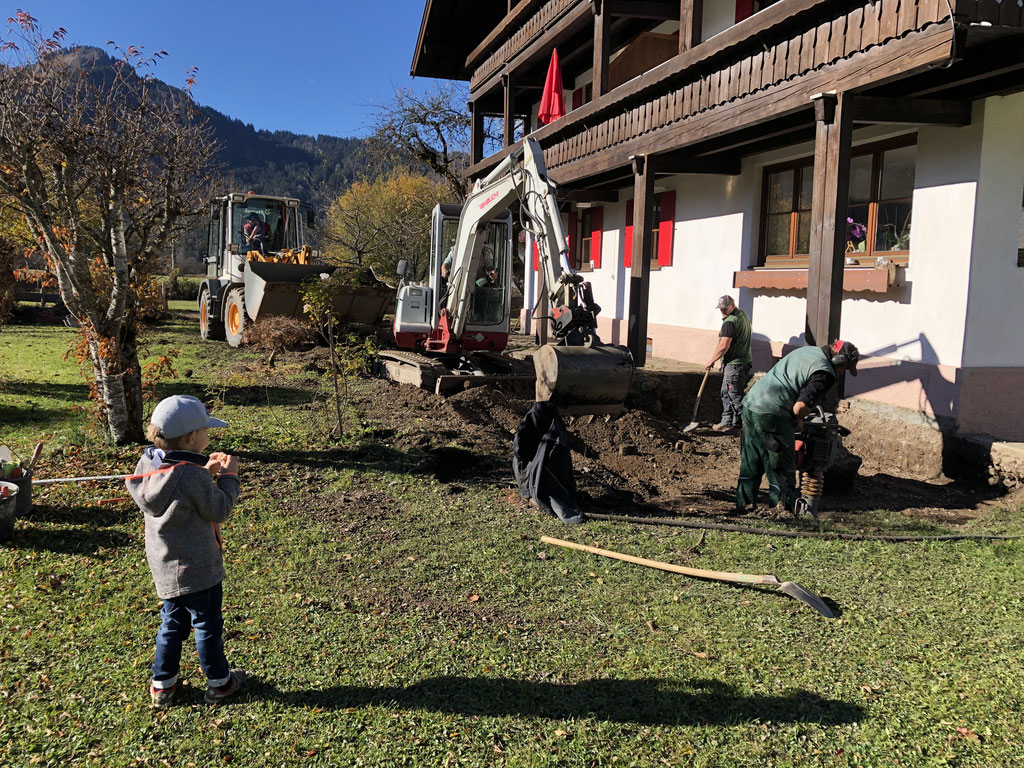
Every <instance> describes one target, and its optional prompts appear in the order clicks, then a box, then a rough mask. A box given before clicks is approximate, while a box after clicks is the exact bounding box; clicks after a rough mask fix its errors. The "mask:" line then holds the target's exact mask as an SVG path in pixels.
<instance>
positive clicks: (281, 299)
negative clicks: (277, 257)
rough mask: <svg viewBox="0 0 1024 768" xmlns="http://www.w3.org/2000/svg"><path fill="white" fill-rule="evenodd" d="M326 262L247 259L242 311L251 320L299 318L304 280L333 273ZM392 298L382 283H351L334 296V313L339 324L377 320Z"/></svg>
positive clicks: (333, 267)
mask: <svg viewBox="0 0 1024 768" xmlns="http://www.w3.org/2000/svg"><path fill="white" fill-rule="evenodd" d="M335 269H337V267H335V266H329V265H325V264H275V263H273V262H262V261H250V262H248V263H246V265H245V311H246V314H247V315H249V317H250V318H252V319H253V320H257V319H258V318H260V317H266V316H268V315H283V316H285V317H296V318H298V317H302V314H303V311H302V308H303V304H304V302H303V298H302V286H303V283H306V282H308V281H309V280H317V279H319V276H320V275H322V274H326V275H329V274H332V273H333V272H334V270H335ZM394 301H395V291H394V290H393V289H391V288H388V287H387V286H385V285H380V286H376V285H353V286H351V287H350V288H346V289H345V290H342V291H339V292H337V293H336V294H335V296H334V314H335V316H336V317H337V318H338V321H339V322H342V323H362V324H365V325H374V324H377V323H379V322H380V321H381V320H382V319H383V317H384V315H385V314H386V313H387V311H388V309H389V308H390V307H391V305H392V304H393V303H394Z"/></svg>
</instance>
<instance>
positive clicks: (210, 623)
mask: <svg viewBox="0 0 1024 768" xmlns="http://www.w3.org/2000/svg"><path fill="white" fill-rule="evenodd" d="M223 596H224V589H223V587H222V585H220V584H217V585H216V586H213V587H210V588H209V589H204V590H203V591H202V592H193V593H192V594H190V595H182V596H181V597H172V598H170V599H168V600H164V606H163V608H161V609H160V618H161V623H160V630H159V631H158V632H157V633H156V654H155V656H154V658H153V687H154V688H170V687H171V686H173V685H174V684H175V683H177V682H178V672H179V671H180V669H181V646H182V644H183V643H184V642H185V638H187V637H188V635H189V632H190V631H191V630H192V628H195V630H196V650H197V651H198V652H199V664H200V666H201V667H202V668H203V672H205V673H206V677H207V679H208V681H209V685H211V686H215V687H219V686H222V685H225V684H226V683H227V682H228V681H229V679H230V677H231V670H230V669H228V660H227V658H226V657H225V656H224V638H223V637H222V632H223V630H224V618H223V617H222V616H221V600H222V599H223Z"/></svg>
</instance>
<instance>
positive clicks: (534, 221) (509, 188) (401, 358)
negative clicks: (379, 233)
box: [379, 137, 634, 415]
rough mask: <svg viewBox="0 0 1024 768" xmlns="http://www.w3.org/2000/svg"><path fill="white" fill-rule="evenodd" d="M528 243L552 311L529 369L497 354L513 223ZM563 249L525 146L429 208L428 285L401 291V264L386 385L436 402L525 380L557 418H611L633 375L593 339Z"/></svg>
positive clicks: (587, 292) (538, 159) (622, 359)
mask: <svg viewBox="0 0 1024 768" xmlns="http://www.w3.org/2000/svg"><path fill="white" fill-rule="evenodd" d="M517 202H518V203H519V205H518V212H519V221H520V224H521V226H522V228H523V229H524V230H526V231H527V232H529V233H530V234H532V235H533V239H534V242H535V243H536V246H537V260H538V266H539V269H540V270H541V274H542V275H543V279H544V288H543V290H544V291H546V293H547V298H548V301H549V303H550V306H551V308H552V309H551V313H550V316H549V317H547V318H543V320H544V321H546V322H550V337H551V338H552V339H553V340H554V343H553V344H547V345H544V346H542V347H541V348H540V349H539V350H537V351H536V352H535V353H534V355H533V368H534V370H533V372H532V373H531V372H529V371H528V369H526V368H524V364H523V363H522V361H519V360H516V359H515V358H512V357H511V356H508V355H504V354H501V353H502V352H503V351H504V349H505V347H506V345H507V344H508V335H509V315H510V307H511V285H512V281H511V271H512V253H513V248H514V243H513V237H512V233H513V226H512V225H513V218H512V212H511V210H510V208H511V207H512V206H513V205H514V204H515V203H517ZM568 255H569V248H568V244H567V241H566V236H565V232H564V230H563V228H562V222H561V218H560V216H559V212H558V203H557V201H556V199H555V187H554V185H553V184H552V183H551V182H550V181H549V180H548V178H547V175H546V173H545V169H544V155H543V152H542V150H541V147H540V145H539V144H538V143H537V141H536V140H534V139H532V138H530V137H527V138H526V139H525V140H524V141H523V144H522V146H520V147H518V148H516V150H515V151H513V152H512V153H511V154H510V155H508V156H507V157H506V158H505V159H504V160H503V161H502V162H501V163H500V164H499V165H498V166H497V167H496V168H495V169H494V170H493V171H492V172H491V173H490V174H489V175H488V176H487V177H486V178H484V179H481V180H479V181H477V182H476V183H475V184H474V185H473V189H472V190H471V192H470V194H469V196H468V197H467V198H466V201H465V204H464V205H462V206H461V207H460V206H452V205H444V204H442V205H438V206H437V207H436V208H435V209H434V212H433V218H432V226H431V254H430V267H429V274H428V276H427V277H428V279H427V281H426V282H407V281H406V272H407V269H406V267H407V265H406V263H405V262H404V261H402V262H399V265H398V273H399V276H400V277H401V278H402V280H401V283H400V285H399V289H398V304H397V311H396V313H395V322H394V334H395V341H396V344H397V346H398V347H399V349H398V350H381V352H380V354H379V357H380V363H381V369H382V373H383V374H384V375H385V376H387V377H388V378H390V379H392V380H395V381H399V382H402V383H406V384H412V385H415V386H419V387H421V388H424V389H430V390H433V391H435V392H437V393H439V394H444V393H447V392H454V391H460V390H462V389H463V388H465V387H467V386H472V385H475V384H485V383H499V382H503V381H504V382H509V381H534V382H535V393H536V399H537V400H538V401H550V402H552V403H553V404H555V405H556V406H558V407H559V410H560V411H561V412H562V413H563V414H566V415H581V414H614V413H618V412H620V411H621V410H622V409H623V402H624V401H625V399H626V395H627V394H628V392H629V386H630V383H631V381H632V378H633V370H634V365H633V358H632V355H631V354H630V353H629V350H628V349H626V348H625V347H619V346H613V345H608V344H604V343H602V342H601V340H600V338H599V337H598V335H597V315H598V313H599V312H600V311H601V308H600V307H599V306H598V305H597V303H596V302H595V301H594V296H593V291H592V290H591V286H590V283H588V282H585V281H584V279H583V278H582V277H581V276H580V275H579V274H577V273H576V272H575V271H574V270H573V269H572V267H571V266H570V264H569V260H568Z"/></svg>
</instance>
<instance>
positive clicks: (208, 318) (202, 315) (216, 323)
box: [199, 288, 224, 341]
mask: <svg viewBox="0 0 1024 768" xmlns="http://www.w3.org/2000/svg"><path fill="white" fill-rule="evenodd" d="M199 337H200V338H201V339H203V340H205V341H224V321H223V320H221V319H220V315H219V314H217V313H214V311H213V298H212V297H211V296H210V291H209V290H208V289H206V288H204V289H203V291H202V293H200V294H199Z"/></svg>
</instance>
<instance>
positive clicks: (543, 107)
mask: <svg viewBox="0 0 1024 768" xmlns="http://www.w3.org/2000/svg"><path fill="white" fill-rule="evenodd" d="M560 117H565V92H564V91H563V90H562V68H561V67H560V66H559V65H558V49H557V48H555V49H554V50H553V51H551V63H550V64H548V76H547V77H546V78H544V94H543V95H542V96H541V99H540V110H539V111H538V112H537V119H538V120H540V124H541V125H547V124H548V123H553V122H555V120H558V119H559V118H560Z"/></svg>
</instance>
